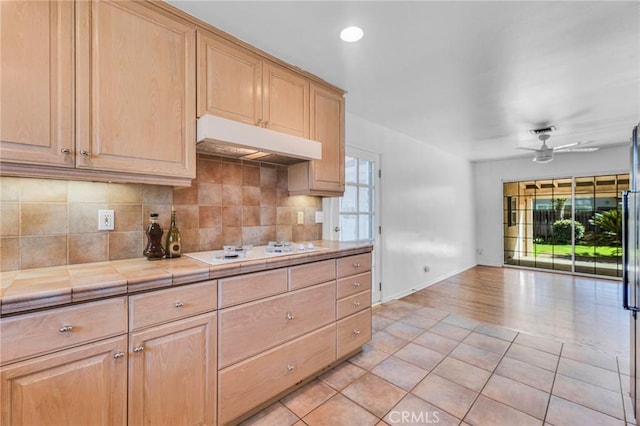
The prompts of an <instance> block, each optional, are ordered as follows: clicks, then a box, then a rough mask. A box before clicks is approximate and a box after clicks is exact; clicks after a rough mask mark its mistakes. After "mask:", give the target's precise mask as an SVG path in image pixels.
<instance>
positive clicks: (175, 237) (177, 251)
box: [165, 206, 182, 258]
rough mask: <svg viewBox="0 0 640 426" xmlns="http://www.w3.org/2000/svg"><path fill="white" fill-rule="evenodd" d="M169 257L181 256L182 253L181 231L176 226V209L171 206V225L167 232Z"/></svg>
mask: <svg viewBox="0 0 640 426" xmlns="http://www.w3.org/2000/svg"><path fill="white" fill-rule="evenodd" d="M166 241H167V242H166V244H165V246H166V249H167V258H174V257H180V255H181V254H182V242H181V240H180V231H178V228H177V227H176V211H175V210H174V209H173V206H171V225H170V226H169V232H167V240H166Z"/></svg>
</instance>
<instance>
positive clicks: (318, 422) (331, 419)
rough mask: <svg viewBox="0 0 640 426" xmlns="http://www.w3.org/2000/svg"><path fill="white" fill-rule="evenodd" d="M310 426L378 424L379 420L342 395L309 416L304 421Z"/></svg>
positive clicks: (338, 395) (336, 396) (364, 425)
mask: <svg viewBox="0 0 640 426" xmlns="http://www.w3.org/2000/svg"><path fill="white" fill-rule="evenodd" d="M302 420H303V421H304V422H305V423H306V424H307V425H309V426H329V425H358V426H367V425H372V426H373V425H375V424H376V423H378V420H379V419H378V418H377V417H376V416H374V415H373V414H371V413H370V412H368V411H367V410H365V409H364V408H362V407H360V406H359V405H357V404H356V403H355V402H352V401H350V400H349V399H347V398H346V397H344V396H342V395H341V394H337V395H335V396H334V397H333V398H331V399H330V400H329V401H327V402H325V403H324V404H322V405H321V406H320V407H318V408H316V409H315V410H313V411H312V412H311V413H309V414H307V415H306V416H305V417H304V418H303V419H302Z"/></svg>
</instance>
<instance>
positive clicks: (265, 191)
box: [260, 186, 278, 207]
mask: <svg viewBox="0 0 640 426" xmlns="http://www.w3.org/2000/svg"><path fill="white" fill-rule="evenodd" d="M260 205H261V206H274V207H275V206H277V205H278V192H277V190H276V188H267V187H264V186H263V187H262V188H260Z"/></svg>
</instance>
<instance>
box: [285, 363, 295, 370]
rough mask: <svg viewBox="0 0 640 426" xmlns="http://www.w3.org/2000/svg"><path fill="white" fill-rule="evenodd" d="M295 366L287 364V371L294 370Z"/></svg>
mask: <svg viewBox="0 0 640 426" xmlns="http://www.w3.org/2000/svg"><path fill="white" fill-rule="evenodd" d="M294 368H295V367H294V366H293V365H291V364H289V365H287V371H293V369H294Z"/></svg>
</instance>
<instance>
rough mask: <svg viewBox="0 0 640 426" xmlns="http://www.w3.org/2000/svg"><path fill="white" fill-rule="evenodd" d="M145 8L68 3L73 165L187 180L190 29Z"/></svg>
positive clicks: (191, 121) (191, 170)
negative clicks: (72, 20) (72, 6)
mask: <svg viewBox="0 0 640 426" xmlns="http://www.w3.org/2000/svg"><path fill="white" fill-rule="evenodd" d="M153 7H154V6H153V5H146V4H145V3H142V2H120V1H117V2H109V1H91V2H77V3H76V9H77V10H76V25H77V27H76V55H77V56H76V75H77V118H76V120H77V123H76V125H77V127H76V129H77V130H76V134H77V138H76V140H77V146H78V149H79V154H78V156H77V160H76V163H77V167H79V168H88V169H95V170H105V171H120V172H130V173H139V174H147V175H157V176H169V177H187V178H193V177H195V73H196V71H195V29H194V28H193V27H192V26H191V25H189V24H187V23H185V22H183V21H181V20H179V19H178V18H177V17H174V16H171V15H168V14H166V13H164V12H163V11H161V10H159V9H157V8H153Z"/></svg>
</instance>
